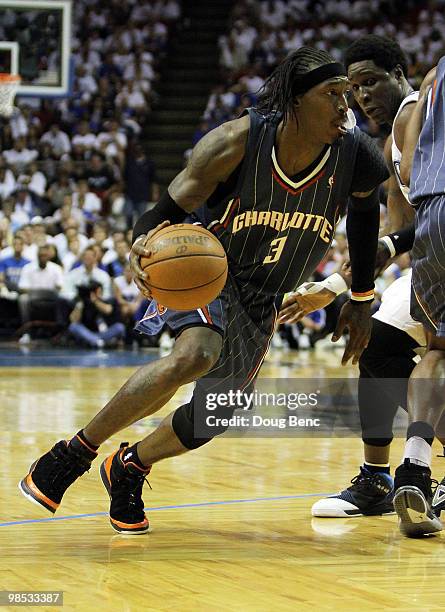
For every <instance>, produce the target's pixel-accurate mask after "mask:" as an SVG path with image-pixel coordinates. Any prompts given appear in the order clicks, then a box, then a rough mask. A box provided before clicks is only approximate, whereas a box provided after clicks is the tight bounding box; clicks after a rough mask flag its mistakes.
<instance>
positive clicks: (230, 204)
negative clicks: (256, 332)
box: [195, 109, 387, 295]
mask: <svg viewBox="0 0 445 612" xmlns="http://www.w3.org/2000/svg"><path fill="white" fill-rule="evenodd" d="M248 113H249V117H250V129H249V136H248V141H247V147H246V154H245V157H244V159H243V161H242V163H241V164H240V166H239V167H238V169H237V171H235V173H234V175H232V177H231V178H230V179H229V181H228V182H227V183H226V184H224V185H220V186H219V188H218V189H217V190H216V192H215V193H214V194H213V196H212V197H211V198H210V199H209V201H208V202H207V204H206V205H205V206H203V207H202V208H200V209H199V210H198V211H196V213H195V214H196V216H197V217H198V219H199V220H200V221H201V223H203V225H205V226H206V227H207V228H208V229H209V230H210V231H212V232H213V233H214V234H215V235H216V236H217V237H218V239H219V240H220V241H221V243H222V244H223V246H224V248H225V250H226V253H227V257H228V261H229V270H230V274H231V277H232V279H233V280H234V281H235V282H236V283H237V285H238V286H239V287H240V289H242V290H249V291H250V290H253V291H255V292H259V293H262V294H266V295H276V294H283V293H286V292H288V291H291V290H293V289H294V288H295V287H296V286H298V285H299V284H300V283H302V282H304V281H305V280H307V278H308V277H309V276H310V275H311V273H312V272H313V271H314V269H315V268H316V267H317V265H318V264H319V263H320V261H321V260H322V259H323V257H324V256H325V255H326V253H327V251H328V249H329V247H330V245H331V242H332V239H333V237H334V232H335V225H336V223H337V221H338V219H339V217H340V216H341V215H343V214H344V213H345V210H346V206H347V201H348V196H349V195H350V194H351V193H353V192H356V191H358V192H366V191H370V190H372V189H373V188H374V187H375V186H376V185H378V184H379V183H380V182H381V181H382V180H384V179H385V178H386V177H387V172H386V167H385V164H384V160H383V157H382V156H381V153H380V152H378V151H377V152H376V151H375V150H374V149H373V146H372V143H371V142H370V139H369V138H368V137H366V135H364V134H363V133H362V132H361V131H360V130H359V129H358V128H353V130H348V132H347V134H345V135H344V136H343V137H342V138H339V139H338V140H337V141H336V142H334V144H332V145H330V146H326V147H325V149H324V150H323V151H322V153H321V154H320V156H319V157H318V158H317V160H315V162H314V163H313V164H312V165H311V166H310V167H309V168H307V170H306V171H305V172H302V173H300V174H299V175H298V176H296V177H288V176H286V174H285V173H284V172H283V170H282V169H281V168H280V166H279V164H278V161H277V152H276V148H275V141H276V131H277V127H278V125H279V123H280V120H281V117H280V115H278V114H272V115H268V116H265V115H263V114H261V113H260V112H259V111H257V110H256V109H248ZM314 121H316V118H314ZM374 148H375V145H374ZM296 155H298V151H297V152H296Z"/></svg>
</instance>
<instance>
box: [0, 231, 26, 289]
mask: <svg viewBox="0 0 445 612" xmlns="http://www.w3.org/2000/svg"><path fill="white" fill-rule="evenodd" d="M24 247H25V242H24V240H23V237H22V236H20V235H16V236H14V239H13V242H12V250H13V253H12V255H10V256H9V257H3V258H1V259H0V295H2V296H4V295H5V294H6V293H9V292H11V291H18V287H19V280H20V275H21V272H22V269H23V267H24V266H26V264H29V263H30V261H29V259H26V257H24V256H23V250H24ZM5 290H6V291H5Z"/></svg>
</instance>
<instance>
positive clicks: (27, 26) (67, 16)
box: [0, 0, 71, 96]
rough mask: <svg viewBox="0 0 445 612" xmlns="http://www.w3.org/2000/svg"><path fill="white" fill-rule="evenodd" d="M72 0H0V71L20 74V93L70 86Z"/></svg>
mask: <svg viewBox="0 0 445 612" xmlns="http://www.w3.org/2000/svg"><path fill="white" fill-rule="evenodd" d="M70 45H71V0H0V72H11V73H13V74H19V75H20V76H21V84H20V86H19V88H18V91H17V95H19V96H23V95H28V96H65V95H67V94H68V93H69V89H70Z"/></svg>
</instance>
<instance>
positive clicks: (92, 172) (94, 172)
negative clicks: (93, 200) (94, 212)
mask: <svg viewBox="0 0 445 612" xmlns="http://www.w3.org/2000/svg"><path fill="white" fill-rule="evenodd" d="M84 178H85V179H86V180H87V183H88V187H89V189H90V190H91V191H92V192H93V193H95V194H96V195H97V196H98V197H99V198H100V199H101V200H102V202H104V201H106V199H107V198H108V197H109V195H110V192H111V190H112V189H113V187H114V186H115V183H116V179H115V175H114V172H113V170H112V168H111V166H110V165H109V164H108V163H107V162H106V161H105V159H104V157H103V155H102V154H100V153H94V154H93V155H92V156H91V159H90V163H89V164H88V168H87V169H86V170H85V174H84Z"/></svg>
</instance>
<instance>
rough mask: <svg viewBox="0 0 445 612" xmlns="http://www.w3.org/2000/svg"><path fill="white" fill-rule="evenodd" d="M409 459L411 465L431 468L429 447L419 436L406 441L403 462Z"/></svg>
mask: <svg viewBox="0 0 445 612" xmlns="http://www.w3.org/2000/svg"><path fill="white" fill-rule="evenodd" d="M405 459H409V460H410V461H411V463H415V464H416V465H423V466H424V467H429V468H431V446H430V445H429V444H428V442H426V440H424V439H423V438H420V437H419V436H413V437H412V438H410V439H409V440H407V441H406V444H405V452H404V454H403V460H402V462H403V461H405Z"/></svg>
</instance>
